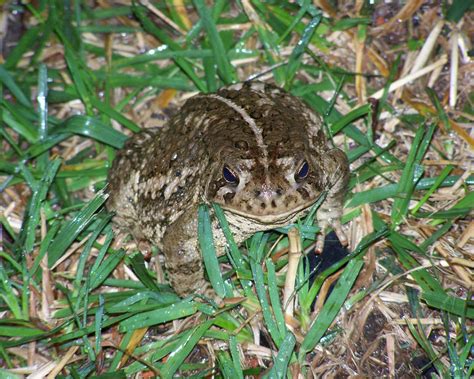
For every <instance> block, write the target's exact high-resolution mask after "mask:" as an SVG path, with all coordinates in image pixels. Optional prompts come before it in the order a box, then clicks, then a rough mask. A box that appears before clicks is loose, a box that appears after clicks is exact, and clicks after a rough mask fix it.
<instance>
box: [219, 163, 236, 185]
mask: <svg viewBox="0 0 474 379" xmlns="http://www.w3.org/2000/svg"><path fill="white" fill-rule="evenodd" d="M222 176H224V179H225V181H226V182H227V183H230V184H233V185H237V184H239V178H238V177H237V175H235V174H234V173H233V172H232V170H231V169H230V168H229V167H227V166H224V168H223V169H222Z"/></svg>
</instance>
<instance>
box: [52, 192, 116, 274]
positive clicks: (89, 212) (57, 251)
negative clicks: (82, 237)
mask: <svg viewBox="0 0 474 379" xmlns="http://www.w3.org/2000/svg"><path fill="white" fill-rule="evenodd" d="M106 200H107V196H106V195H105V194H104V193H103V192H99V193H98V194H97V195H96V196H95V197H94V198H93V199H92V200H91V201H89V202H88V203H87V204H86V205H85V206H84V207H83V208H82V209H81V211H79V212H78V213H77V214H76V215H75V216H74V217H73V218H72V219H71V220H70V221H68V222H66V223H65V224H64V226H63V228H62V229H61V230H60V231H59V233H58V235H57V236H56V238H54V240H53V242H52V243H51V245H50V248H49V252H48V267H50V268H51V267H53V266H54V264H55V263H56V262H57V260H58V259H59V258H61V256H62V255H63V254H64V253H65V252H66V249H67V248H68V247H69V246H70V245H71V244H72V243H73V242H74V240H75V239H76V238H77V236H78V235H79V233H80V232H81V231H82V230H84V228H86V226H87V225H89V223H90V222H91V221H92V220H93V218H94V215H95V213H96V212H97V211H98V210H99V209H100V208H101V207H102V206H103V204H104V203H105V201H106Z"/></svg>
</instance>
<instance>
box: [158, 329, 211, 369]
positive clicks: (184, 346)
mask: <svg viewBox="0 0 474 379" xmlns="http://www.w3.org/2000/svg"><path fill="white" fill-rule="evenodd" d="M211 325H212V320H210V321H206V322H204V323H202V324H201V325H199V326H198V327H196V328H194V330H193V331H192V332H191V334H189V335H187V336H185V338H182V339H181V341H180V344H179V346H178V348H177V349H176V350H174V351H173V352H172V353H171V354H170V356H169V357H168V360H167V361H166V363H165V364H164V365H163V367H162V369H161V370H160V374H161V375H162V377H163V378H172V377H173V375H174V374H175V372H176V371H177V370H178V369H179V366H180V365H181V364H182V363H183V362H184V360H185V359H186V357H187V356H188V355H189V353H191V351H192V350H193V349H194V346H196V344H197V343H198V342H199V340H200V339H201V338H202V336H203V335H204V333H205V332H206V330H207V329H209V328H210V327H211Z"/></svg>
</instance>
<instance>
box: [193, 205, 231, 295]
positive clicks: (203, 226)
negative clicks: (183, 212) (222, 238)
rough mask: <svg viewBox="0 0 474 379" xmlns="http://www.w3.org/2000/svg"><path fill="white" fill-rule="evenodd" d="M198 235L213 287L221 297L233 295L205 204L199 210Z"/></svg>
mask: <svg viewBox="0 0 474 379" xmlns="http://www.w3.org/2000/svg"><path fill="white" fill-rule="evenodd" d="M198 236H199V246H200V248H201V252H202V258H203V260H204V266H205V267H206V271H207V275H208V276H209V280H210V282H211V284H212V288H214V290H215V291H216V293H217V295H218V296H220V297H225V296H226V295H227V296H231V292H232V290H231V289H230V288H228V287H226V285H225V284H224V279H223V278H222V274H221V270H220V267H219V261H218V260H217V255H216V249H215V247H214V240H213V236H212V225H211V218H210V215H209V209H208V208H207V206H205V205H200V206H199V211H198ZM227 288H228V289H227Z"/></svg>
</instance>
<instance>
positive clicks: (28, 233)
mask: <svg viewBox="0 0 474 379" xmlns="http://www.w3.org/2000/svg"><path fill="white" fill-rule="evenodd" d="M60 165H61V160H60V159H55V160H53V161H50V162H49V163H48V165H47V166H46V169H45V171H44V174H43V177H42V178H41V180H40V181H39V182H36V183H35V184H34V186H33V187H32V188H31V191H32V195H31V198H30V201H29V205H28V211H27V214H28V217H27V218H26V219H25V220H26V222H25V224H24V225H23V228H22V231H21V233H20V240H22V241H24V248H25V251H26V252H27V253H29V252H31V251H32V250H33V245H34V242H35V239H36V228H37V226H38V224H39V221H40V210H41V208H42V206H43V201H45V199H46V196H47V194H48V191H49V188H50V186H51V183H52V182H53V180H54V178H55V177H56V174H57V172H58V170H59V166H60ZM25 169H26V168H25Z"/></svg>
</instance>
